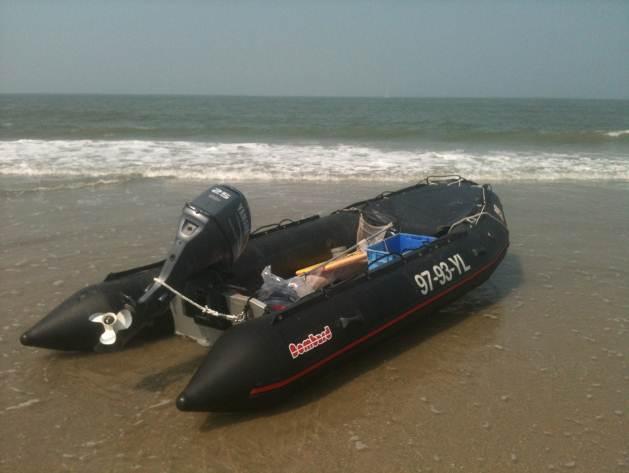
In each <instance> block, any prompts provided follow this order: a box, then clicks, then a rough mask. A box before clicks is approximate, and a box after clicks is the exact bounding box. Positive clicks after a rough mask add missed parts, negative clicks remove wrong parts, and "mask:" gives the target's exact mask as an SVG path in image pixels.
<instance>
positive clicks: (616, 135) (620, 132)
mask: <svg viewBox="0 0 629 473" xmlns="http://www.w3.org/2000/svg"><path fill="white" fill-rule="evenodd" d="M605 135H606V136H609V137H611V138H620V137H621V136H625V135H629V130H616V131H608V132H607V133H605Z"/></svg>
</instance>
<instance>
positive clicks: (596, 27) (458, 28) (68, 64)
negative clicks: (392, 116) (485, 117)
mask: <svg viewBox="0 0 629 473" xmlns="http://www.w3.org/2000/svg"><path fill="white" fill-rule="evenodd" d="M0 92H55V93H57V92H58V93H174V94H247V95H332V96H338V95H352V96H355V95H359V96H372V95H375V96H382V95H387V94H388V95H390V96H456V97H461V96H466V97H478V96H500V97H505V96H507V97H523V96H534V97H596V98H629V0H617V1H612V0H609V1H607V0H591V1H580V0H544V1H535V0H520V1H510V0H496V1H473V0H466V1H456V0H440V1H438V0H435V1H404V0H388V1H350V0H336V1H327V0H305V1H301V0H286V1H273V0H259V1H238V0H230V1H215V2H213V1H210V0H204V1H201V0H199V1H186V0H170V1H161V0H144V1H142V0H101V1H92V0H67V1H66V0H49V1H43V0H42V1H35V0H15V1H9V0H0Z"/></svg>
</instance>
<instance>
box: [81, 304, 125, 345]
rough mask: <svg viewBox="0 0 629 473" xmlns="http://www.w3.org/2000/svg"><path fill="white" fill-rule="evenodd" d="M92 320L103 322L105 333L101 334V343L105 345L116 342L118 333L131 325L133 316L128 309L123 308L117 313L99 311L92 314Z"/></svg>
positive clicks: (97, 322) (98, 322) (96, 322)
mask: <svg viewBox="0 0 629 473" xmlns="http://www.w3.org/2000/svg"><path fill="white" fill-rule="evenodd" d="M89 320H90V322H94V323H95V324H101V325H102V326H103V330H104V331H103V333H102V334H101V336H100V339H99V341H100V343H102V344H103V345H113V344H114V343H116V333H118V332H119V331H121V330H126V329H128V328H129V327H131V323H132V322H133V316H132V315H131V311H129V310H128V309H122V310H121V311H120V312H118V313H117V314H114V313H113V312H98V313H96V314H92V315H90V319H89Z"/></svg>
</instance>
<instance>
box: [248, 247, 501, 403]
mask: <svg viewBox="0 0 629 473" xmlns="http://www.w3.org/2000/svg"><path fill="white" fill-rule="evenodd" d="M507 247H508V245H507V246H505V247H504V248H503V249H502V251H500V253H499V254H498V256H497V257H496V258H495V259H493V260H492V261H491V262H489V263H487V264H486V265H485V266H483V267H482V268H481V269H479V270H478V271H476V272H475V273H473V274H470V275H469V276H467V277H466V278H464V279H461V280H460V281H459V282H458V283H456V284H454V285H453V286H450V287H449V288H447V289H446V290H444V291H443V292H441V293H440V294H437V295H435V296H433V297H431V298H430V299H427V300H425V301H424V302H421V303H419V304H417V305H416V306H414V307H411V308H410V309H408V310H406V311H404V312H402V313H401V314H400V315H398V316H397V317H395V318H393V319H391V320H389V321H388V322H385V323H384V324H382V325H380V326H379V327H377V328H375V329H373V330H372V331H371V332H369V333H367V334H365V335H363V336H362V337H360V338H357V339H356V340H354V341H353V342H351V343H348V344H347V345H345V346H344V347H343V348H341V349H340V350H337V351H335V352H334V353H332V354H331V355H328V356H327V357H325V358H323V359H322V360H319V361H317V362H316V363H313V364H312V365H310V366H308V367H307V368H304V369H303V370H301V371H299V372H297V373H295V374H294V375H292V376H291V377H289V378H286V379H283V380H282V381H277V382H275V383H272V384H267V385H265V386H260V387H257V388H253V389H252V390H251V391H250V392H249V397H253V396H256V395H258V394H263V393H266V392H269V391H274V390H276V389H279V388H283V387H284V386H286V385H287V384H290V383H292V382H293V381H296V380H298V379H299V378H301V377H303V376H305V375H307V374H308V373H311V372H312V371H314V370H316V369H318V368H320V367H321V366H323V365H325V364H327V363H329V362H330V361H332V360H334V359H335V358H338V357H339V356H341V355H342V354H344V353H346V352H348V351H349V350H351V349H352V348H354V347H356V346H358V345H360V344H361V343H364V342H365V341H367V340H369V339H370V338H372V337H374V336H376V335H378V334H379V333H380V332H382V331H384V330H386V329H387V328H389V327H391V326H392V325H395V324H396V323H398V322H400V321H401V320H403V319H405V318H406V317H408V316H409V315H411V314H412V313H413V312H416V311H418V310H420V309H423V308H424V307H426V306H428V305H430V304H432V303H433V302H435V301H436V300H438V299H441V298H442V297H444V296H445V295H446V294H449V293H450V292H452V291H454V290H455V289H456V288H458V287H460V286H462V285H463V284H465V283H466V282H469V281H471V280H472V279H474V278H476V277H478V276H480V275H481V274H482V273H484V272H485V271H486V270H487V269H489V268H490V267H492V266H493V265H494V264H495V263H496V262H497V261H499V260H500V258H502V257H503V256H504V253H505V251H507Z"/></svg>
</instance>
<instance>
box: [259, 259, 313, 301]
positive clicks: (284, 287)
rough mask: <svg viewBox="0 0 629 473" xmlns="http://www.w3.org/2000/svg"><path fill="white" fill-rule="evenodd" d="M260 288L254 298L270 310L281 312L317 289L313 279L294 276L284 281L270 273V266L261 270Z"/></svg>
mask: <svg viewBox="0 0 629 473" xmlns="http://www.w3.org/2000/svg"><path fill="white" fill-rule="evenodd" d="M262 281H263V282H262V286H261V287H260V289H258V292H257V293H256V298H257V299H259V300H261V301H262V302H264V303H266V304H267V305H268V306H270V307H271V309H272V310H282V309H285V308H286V307H288V306H289V305H290V304H292V303H294V302H297V301H298V300H299V299H301V298H302V297H304V296H307V295H308V294H310V293H312V292H314V291H315V290H316V289H318V287H317V285H316V284H313V283H315V282H316V278H315V277H304V276H295V277H293V278H290V279H284V278H281V277H279V276H278V275H277V274H273V273H272V272H271V266H266V267H265V268H264V269H263V270H262Z"/></svg>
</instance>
